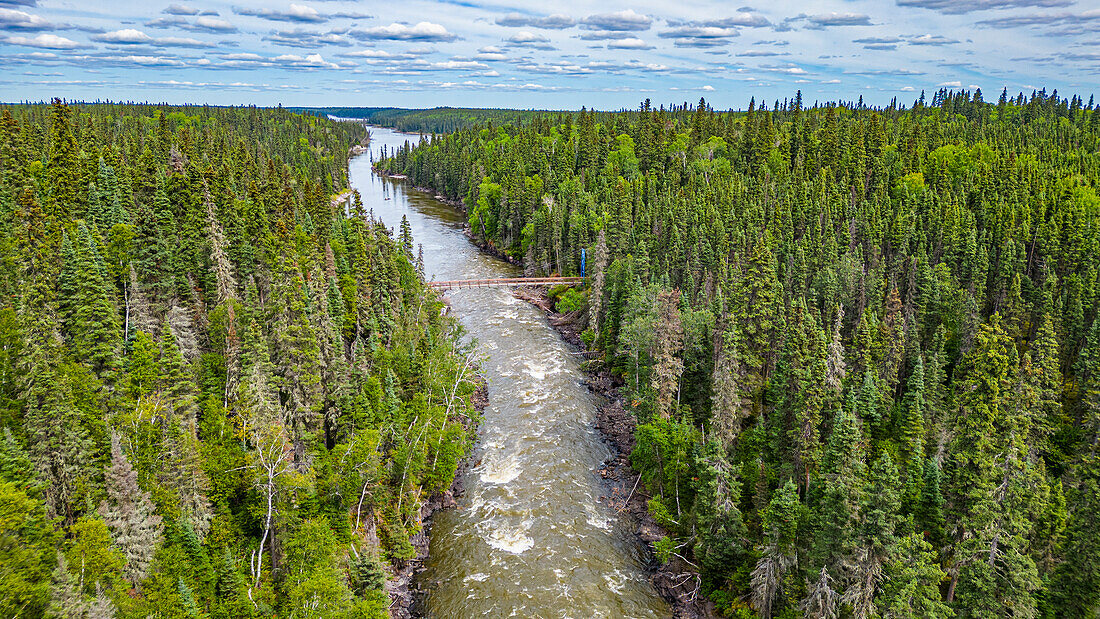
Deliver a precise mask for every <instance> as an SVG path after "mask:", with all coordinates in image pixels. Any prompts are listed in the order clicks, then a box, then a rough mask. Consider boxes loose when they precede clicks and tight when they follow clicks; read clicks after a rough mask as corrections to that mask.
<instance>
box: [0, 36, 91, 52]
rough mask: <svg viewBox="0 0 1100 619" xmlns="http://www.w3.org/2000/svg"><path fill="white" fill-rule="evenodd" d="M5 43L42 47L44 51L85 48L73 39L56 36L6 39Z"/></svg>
mask: <svg viewBox="0 0 1100 619" xmlns="http://www.w3.org/2000/svg"><path fill="white" fill-rule="evenodd" d="M4 43H7V44H8V45H21V46H23V47H40V48H42V49H77V48H80V47H84V46H83V45H81V44H80V43H77V42H76V41H73V40H72V39H66V38H65V37H61V36H57V35H56V34H40V35H38V36H35V37H7V38H6V39H4Z"/></svg>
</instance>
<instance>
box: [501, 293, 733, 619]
mask: <svg viewBox="0 0 1100 619" xmlns="http://www.w3.org/2000/svg"><path fill="white" fill-rule="evenodd" d="M514 294H515V296H516V297H517V298H519V299H522V300H524V301H527V302H528V303H531V304H532V305H534V306H536V307H538V308H539V309H541V310H542V311H543V312H544V313H545V314H546V317H547V320H548V321H549V322H550V326H551V327H553V328H554V330H555V331H557V332H558V334H560V335H561V337H562V339H564V340H565V341H566V342H569V343H570V344H572V345H573V346H575V347H577V348H578V349H580V351H581V352H587V347H586V346H585V344H584V342H583V341H581V337H580V332H579V331H578V330H577V328H576V322H575V320H574V319H573V317H572V316H570V315H567V314H561V313H559V312H557V311H556V310H555V308H554V303H553V300H552V299H550V297H549V294H548V290H547V288H546V287H544V286H528V287H524V288H520V289H518V290H516V292H515V293H514ZM584 372H585V374H586V375H587V377H588V378H587V380H586V381H585V384H586V385H587V387H588V388H589V389H590V390H591V391H592V392H594V393H596V394H597V395H599V396H601V397H602V398H603V401H604V403H603V404H601V405H600V406H599V408H598V409H597V412H596V429H597V430H599V432H600V436H601V437H602V438H603V440H604V441H606V442H607V444H608V445H610V446H611V447H612V448H613V449H614V455H613V456H612V458H611V459H610V460H608V461H607V462H605V463H604V465H603V466H602V467H601V468H600V469H599V470H598V473H599V475H600V477H602V478H603V480H604V482H605V484H606V487H607V491H608V493H607V495H606V496H604V497H601V498H602V499H604V500H606V501H607V503H608V504H609V505H610V506H611V507H612V508H614V509H615V511H616V512H617V513H618V514H619V515H620V517H624V518H629V519H630V522H631V525H632V526H631V529H632V530H633V531H634V535H635V536H637V538H638V539H639V540H640V541H641V542H644V546H645V549H646V552H647V558H648V559H649V561H648V564H647V568H648V574H649V580H650V583H652V584H653V587H654V588H655V589H656V590H657V592H658V593H660V594H661V597H663V598H664V599H665V601H667V602H668V603H669V604H670V605H671V606H672V611H673V615H672V616H673V617H674V618H675V619H703V618H706V619H709V618H711V617H717V615H716V614H715V612H714V605H713V604H712V603H711V602H710V601H709V600H706V599H705V598H703V597H702V596H701V595H699V571H698V569H696V568H695V566H693V565H691V564H689V563H688V562H687V561H686V560H685V559H683V558H682V557H679V556H676V555H674V556H673V557H672V558H671V560H670V561H669V562H668V563H665V564H663V565H662V564H660V563H659V562H658V561H657V559H656V556H655V555H654V552H653V543H654V542H656V541H658V540H660V539H661V538H663V537H664V536H666V535H668V531H666V530H665V529H664V528H663V527H661V526H660V525H659V524H657V522H656V521H655V520H654V519H653V517H652V516H651V515H650V514H649V510H648V508H647V506H646V502H647V501H648V500H649V499H650V495H649V494H647V493H646V491H645V489H644V488H642V487H641V483H640V479H639V475H638V472H637V471H635V470H634V468H633V467H632V466H630V453H631V452H632V451H633V450H634V427H635V425H636V423H637V422H636V420H635V418H634V415H633V414H631V413H630V412H628V411H627V410H626V409H625V408H624V407H623V402H624V400H623V397H622V394H621V393H620V392H619V387H620V386H621V384H622V383H621V381H620V380H618V379H617V378H616V377H615V376H613V375H612V374H611V373H610V372H608V371H606V370H603V369H600V370H593V369H591V368H586V369H585V370H584Z"/></svg>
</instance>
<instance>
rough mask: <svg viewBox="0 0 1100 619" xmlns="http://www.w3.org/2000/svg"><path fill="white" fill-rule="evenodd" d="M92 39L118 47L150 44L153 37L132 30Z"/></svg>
mask: <svg viewBox="0 0 1100 619" xmlns="http://www.w3.org/2000/svg"><path fill="white" fill-rule="evenodd" d="M92 39H94V40H96V41H102V42H103V43H115V44H119V45H137V44H141V43H152V42H153V41H154V39H153V37H151V36H149V35H147V34H145V33H144V32H142V31H140V30H134V29H133V28H125V29H123V30H113V31H111V32H104V33H103V34H97V35H95V36H93V37H92Z"/></svg>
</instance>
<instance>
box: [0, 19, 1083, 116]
mask: <svg viewBox="0 0 1100 619" xmlns="http://www.w3.org/2000/svg"><path fill="white" fill-rule="evenodd" d="M383 8H384V9H385V10H380V9H383ZM799 8H800V5H799V4H797V3H795V2H787V1H783V2H777V3H770V4H769V5H768V7H766V8H759V7H757V8H754V7H752V6H741V7H739V8H733V7H730V8H725V5H722V4H719V3H714V2H700V3H694V4H691V5H685V6H676V7H666V6H665V5H664V4H663V3H659V2H653V1H648V0H647V1H641V2H635V3H622V2H614V3H595V2H583V3H575V4H571V5H570V6H569V7H568V9H567V10H562V9H559V8H558V7H546V5H544V4H536V3H534V2H529V1H528V0H516V1H514V2H510V3H502V4H497V3H490V2H477V1H467V0H448V1H444V2H427V1H423V0H413V1H411V2H406V3H402V4H400V5H396V6H386V7H382V6H380V5H378V4H376V3H363V2H348V1H345V0H302V1H301V2H278V3H275V4H273V5H271V6H267V5H266V4H264V3H260V2H255V1H253V0H248V1H245V2H223V1H209V2H169V1H167V0H166V1H165V2H163V3H157V4H155V5H142V4H139V3H136V2H132V1H128V2H120V3H116V4H114V5H112V6H110V7H107V8H104V9H103V10H102V11H98V12H93V11H88V10H86V9H83V8H81V6H80V5H79V3H75V2H71V1H70V0H0V49H3V52H4V54H5V58H6V59H7V61H8V63H9V66H10V67H12V68H11V69H10V70H9V71H8V75H7V76H6V77H5V79H4V80H3V83H4V84H5V91H6V94H5V96H6V97H10V98H11V99H14V100H21V101H48V100H50V99H51V98H53V97H55V96H56V97H60V98H63V99H66V100H70V101H90V100H94V99H100V100H102V99H107V100H112V101H130V102H135V101H141V100H144V101H156V100H160V101H169V100H171V101H172V103H170V105H256V106H258V107H277V106H278V105H282V106H283V107H388V108H389V107H392V108H401V109H431V108H435V107H444V104H446V105H445V106H446V107H454V108H471V109H524V110H545V111H569V110H579V109H581V108H582V107H586V108H588V109H595V110H600V111H617V110H623V109H634V108H636V107H637V104H638V103H639V102H640V101H643V100H645V99H651V100H653V101H656V102H673V101H675V103H672V104H673V105H679V104H680V102H681V101H683V102H688V103H694V102H696V101H698V99H699V98H700V96H702V97H705V98H706V100H707V101H708V102H709V103H710V104H711V105H712V107H713V108H714V109H716V110H727V109H728V110H738V109H745V107H746V106H747V104H748V102H749V100H750V98H755V99H756V100H757V101H758V102H767V103H768V105H769V106H770V105H771V102H772V101H774V100H780V101H782V100H783V99H785V98H790V97H793V96H794V93H795V91H796V90H801V91H802V93H803V99H804V101H806V103H807V105H812V102H818V103H826V102H834V101H845V100H850V101H855V100H856V99H858V98H860V97H862V98H863V100H864V102H865V103H866V104H867V105H868V106H875V107H884V106H887V105H888V104H889V102H890V101H891V99H894V98H895V97H896V98H897V100H898V103H899V105H906V106H908V105H910V104H911V103H912V101H915V100H916V99H917V98H918V97H919V95H920V92H921V91H922V90H923V91H925V92H926V93H928V94H927V96H929V97H930V96H931V94H932V93H934V92H935V91H937V90H939V89H941V88H947V89H951V90H955V91H959V90H962V91H971V92H973V91H974V90H975V89H978V88H980V89H981V90H982V92H983V95H984V98H985V100H987V101H990V100H995V99H996V97H998V96H999V95H1000V93H1001V91H1002V89H1004V88H1007V89H1008V92H1009V94H1010V95H1012V94H1016V93H1024V94H1025V95H1026V94H1027V93H1028V92H1030V91H1038V90H1041V89H1045V90H1046V91H1047V92H1048V93H1053V92H1054V91H1056V90H1057V91H1058V92H1059V94H1060V96H1062V97H1068V96H1071V95H1074V94H1076V95H1079V96H1081V98H1082V99H1084V100H1087V99H1088V98H1089V97H1090V96H1093V95H1094V94H1095V92H1096V91H1097V90H1098V88H1097V86H1098V85H1100V41H1098V40H1096V38H1095V36H1094V35H1093V32H1094V30H1095V28H1093V27H1092V26H1094V25H1097V24H1100V9H1094V8H1090V7H1089V6H1088V4H1087V3H1085V2H1077V1H1074V0H962V1H958V2H947V1H944V0H895V1H894V2H874V1H872V0H827V1H826V2H822V3H819V4H818V5H815V8H814V11H816V12H814V13H812V14H807V13H806V12H803V11H800V10H799ZM319 103H323V105H319ZM664 104H666V105H667V104H668V103H664ZM657 105H660V103H658V104H657Z"/></svg>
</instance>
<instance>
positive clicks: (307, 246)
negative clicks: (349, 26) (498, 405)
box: [0, 100, 477, 619]
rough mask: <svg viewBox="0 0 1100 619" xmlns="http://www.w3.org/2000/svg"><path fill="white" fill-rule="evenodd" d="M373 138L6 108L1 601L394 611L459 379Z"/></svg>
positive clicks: (465, 386) (1, 127)
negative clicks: (360, 146)
mask: <svg viewBox="0 0 1100 619" xmlns="http://www.w3.org/2000/svg"><path fill="white" fill-rule="evenodd" d="M365 136H366V131H365V129H364V128H363V126H362V125H359V124H351V123H337V122H333V121H330V120H326V119H324V118H318V117H313V116H303V115H296V114H292V113H290V112H287V111H284V110H281V109H258V108H255V107H248V108H215V107H168V106H148V105H130V104H110V105H107V104H100V105H82V104H72V105H70V104H66V103H63V102H62V101H59V100H55V101H54V102H53V103H52V104H50V105H44V104H42V105H8V106H3V107H2V111H0V265H2V267H0V616H4V617H62V618H88V619H92V618H95V619H106V618H110V617H189V618H200V617H252V616H279V617H388V616H389V613H388V611H387V608H388V607H389V606H390V604H391V600H390V596H389V595H387V594H386V592H385V587H386V586H387V585H386V583H387V581H388V580H389V578H390V576H389V574H390V573H392V572H393V571H394V569H400V568H402V567H403V565H404V563H405V562H406V561H407V560H408V559H409V558H410V557H412V556H414V555H415V554H416V550H415V549H414V547H413V544H412V543H410V540H411V539H413V538H415V537H416V536H421V537H422V527H421V507H422V504H423V503H424V502H425V500H426V498H427V497H429V496H431V495H432V494H434V493H437V492H438V491H441V490H444V489H446V488H449V487H450V486H451V483H452V480H453V478H454V476H455V471H456V467H457V466H458V462H459V461H460V459H461V458H462V457H463V455H464V454H465V453H466V451H467V449H468V448H469V446H470V445H471V442H472V428H473V427H474V423H476V418H477V412H476V410H475V409H474V406H473V404H472V399H471V395H472V394H473V393H474V391H475V389H476V388H477V385H476V384H475V380H474V368H473V359H472V357H471V353H470V350H469V349H468V347H465V346H463V345H460V344H459V337H460V335H461V333H460V328H459V327H458V325H457V323H456V322H454V320H453V319H451V318H450V317H448V316H445V315H444V314H443V313H442V312H441V309H442V303H441V301H440V299H439V297H438V296H437V295H436V294H435V293H433V292H430V291H428V290H427V288H426V287H425V285H424V283H423V279H422V274H421V273H420V272H419V271H418V268H417V266H418V262H417V260H415V259H414V257H413V246H412V241H411V239H410V238H409V237H408V235H407V234H403V235H401V234H399V235H395V234H394V233H393V232H392V231H391V230H388V229H387V228H386V227H385V226H383V225H382V224H381V222H379V221H376V220H375V219H374V218H373V217H372V216H371V215H370V214H369V213H368V212H367V208H365V207H364V205H363V204H362V202H361V200H360V199H359V197H358V194H356V193H354V192H348V191H346V189H347V186H348V179H347V157H348V155H347V153H348V149H349V147H350V146H351V145H353V144H356V143H358V142H360V141H362V140H363V139H364V138H365Z"/></svg>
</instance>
